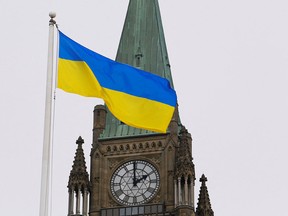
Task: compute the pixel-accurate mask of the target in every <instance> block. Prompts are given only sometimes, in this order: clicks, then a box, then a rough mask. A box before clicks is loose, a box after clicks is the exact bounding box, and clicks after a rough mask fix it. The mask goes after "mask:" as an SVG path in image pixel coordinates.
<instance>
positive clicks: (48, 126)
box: [39, 12, 56, 216]
mask: <svg viewBox="0 0 288 216" xmlns="http://www.w3.org/2000/svg"><path fill="white" fill-rule="evenodd" d="M49 16H50V18H51V19H50V21H49V39H48V66H47V81H46V102H45V119H44V140H43V153H42V174H41V194H40V214H39V215H40V216H48V210H49V198H50V197H49V192H50V191H49V190H50V170H51V167H50V165H51V134H52V94H53V58H54V55H53V51H54V25H56V22H55V20H54V19H53V18H55V17H56V14H55V13H53V12H50V13H49Z"/></svg>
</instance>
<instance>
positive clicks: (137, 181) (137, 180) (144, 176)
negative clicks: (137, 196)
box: [134, 175, 148, 186]
mask: <svg viewBox="0 0 288 216" xmlns="http://www.w3.org/2000/svg"><path fill="white" fill-rule="evenodd" d="M147 176H148V175H143V176H142V177H141V178H140V179H136V181H135V183H136V184H135V185H134V186H136V185H137V183H139V182H140V181H142V180H143V179H144V180H145V179H146V178H147Z"/></svg>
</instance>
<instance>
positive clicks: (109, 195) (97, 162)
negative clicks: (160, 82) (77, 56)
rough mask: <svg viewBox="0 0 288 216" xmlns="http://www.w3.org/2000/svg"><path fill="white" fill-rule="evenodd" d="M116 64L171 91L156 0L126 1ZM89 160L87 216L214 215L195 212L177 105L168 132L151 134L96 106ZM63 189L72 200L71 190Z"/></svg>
mask: <svg viewBox="0 0 288 216" xmlns="http://www.w3.org/2000/svg"><path fill="white" fill-rule="evenodd" d="M116 61H118V62H122V63H125V64H129V65H132V66H134V67H137V68H140V69H142V70H145V71H148V72H151V73H154V74H157V75H159V76H162V77H165V78H167V79H168V80H169V81H170V84H171V86H172V87H173V80H172V74H171V70H170V63H169V59H168V53H167V48H166V43H165V38H164V32H163V27H162V21H161V16H160V9H159V5H158V0H130V2H129V6H128V11H127V14H126V19H125V23H124V27H123V31H122V35H121V39H120V43H119V47H118V52H117V56H116ZM90 157H91V162H90V164H91V165H90V166H91V167H90V181H89V187H87V188H88V191H89V192H90V199H89V215H90V216H126V215H147V216H148V215H171V216H172V215H173V216H184V215H185V216H197V215H198V216H213V215H211V214H203V213H202V212H203V211H202V210H201V209H202V207H199V211H198V208H197V211H196V210H195V209H196V206H195V199H194V185H195V170H194V164H193V158H192V138H191V135H190V133H189V132H188V131H187V129H186V128H185V127H184V126H183V125H182V124H181V121H180V118H179V113H178V107H177V108H176V110H175V113H174V115H173V118H172V120H171V122H170V125H169V128H168V130H167V132H166V133H155V132H152V131H148V130H143V129H138V128H133V127H130V126H128V125H126V124H124V123H123V122H121V121H119V120H118V119H117V118H115V117H114V116H113V115H112V114H111V112H110V111H109V110H108V109H107V107H106V106H105V105H97V106H95V108H94V123H93V143H92V149H91V153H90ZM201 179H202V178H201ZM202 184H205V182H204V183H203V181H202ZM203 187H204V186H203ZM205 187H206V186H205ZM68 188H69V196H72V195H70V191H75V189H70V187H69V185H68ZM206 189H207V188H206ZM77 190H78V191H79V189H77ZM203 190H205V189H203ZM206 192H207V194H208V191H207V190H206ZM76 193H77V191H76ZM78 193H80V192H78ZM202 193H203V192H202V187H201V191H200V195H201V194H202ZM201 196H202V195H201ZM201 200H202V198H201ZM71 202H72V201H71ZM199 203H201V206H202V201H201V202H200V198H199ZM199 203H198V204H199ZM209 204H210V201H209ZM84 205H85V203H84V202H83V206H84ZM205 208H206V207H205ZM69 209H71V208H70V207H69ZM210 209H211V205H210ZM211 211H212V209H211ZM78 212H79V210H78ZM198 212H199V214H198ZM212 212H213V211H212ZM68 215H69V214H68ZM70 215H73V214H70ZM70 215H69V216H70ZM80 215H81V214H80ZM83 215H85V216H86V214H85V211H84V210H83Z"/></svg>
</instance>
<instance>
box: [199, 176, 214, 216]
mask: <svg viewBox="0 0 288 216" xmlns="http://www.w3.org/2000/svg"><path fill="white" fill-rule="evenodd" d="M206 181H207V178H206V177H205V175H204V174H202V176H201V178H200V182H201V183H202V184H201V187H200V194H199V198H198V204H197V209H196V213H197V216H214V212H213V210H212V208H211V203H210V198H209V194H208V189H207V186H206V184H205V183H206Z"/></svg>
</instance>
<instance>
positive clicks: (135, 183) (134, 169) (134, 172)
mask: <svg viewBox="0 0 288 216" xmlns="http://www.w3.org/2000/svg"><path fill="white" fill-rule="evenodd" d="M133 186H137V181H136V162H135V161H134V162H133Z"/></svg>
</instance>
